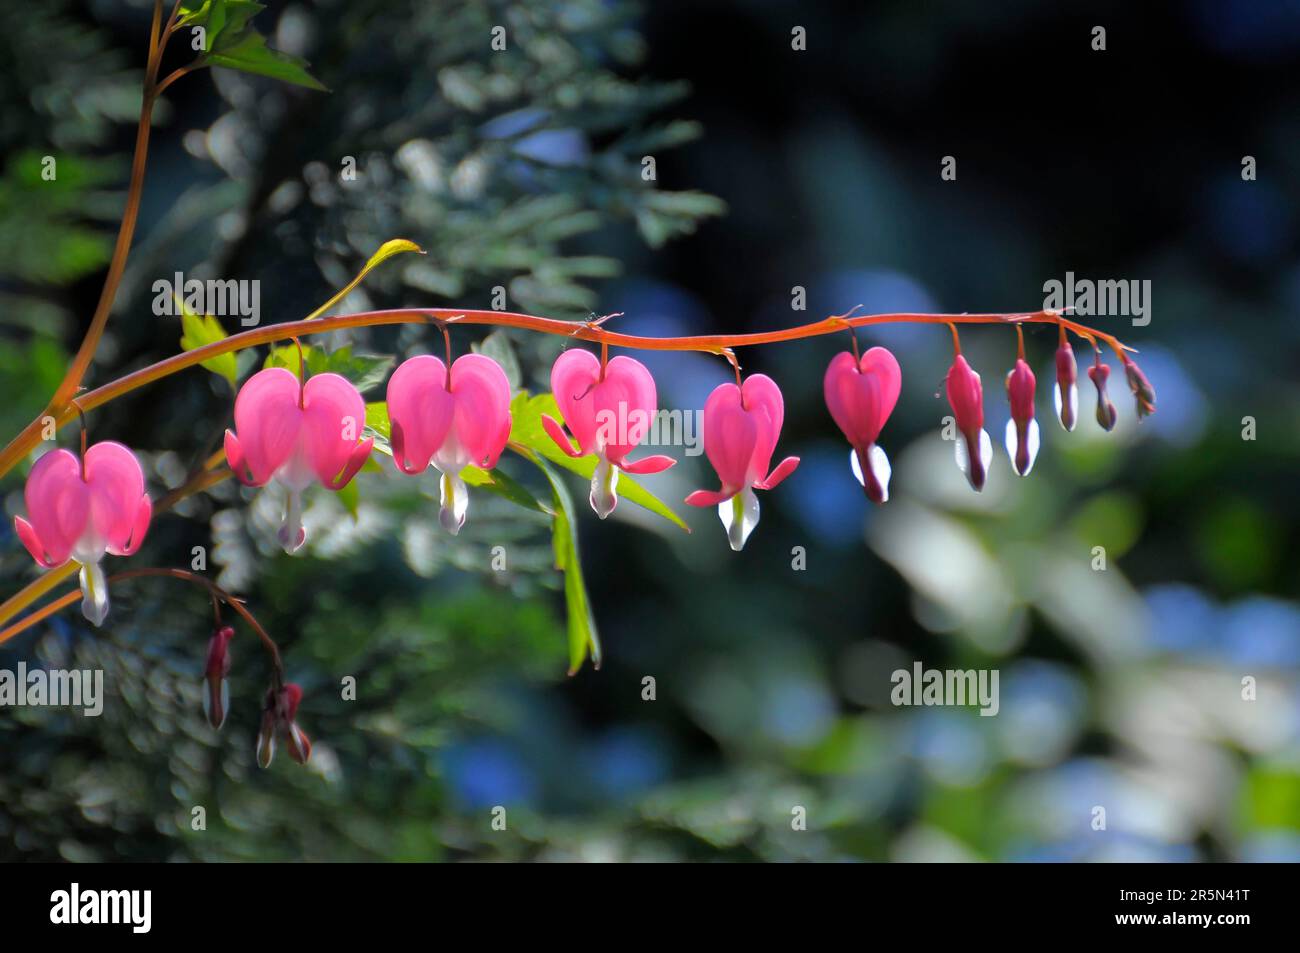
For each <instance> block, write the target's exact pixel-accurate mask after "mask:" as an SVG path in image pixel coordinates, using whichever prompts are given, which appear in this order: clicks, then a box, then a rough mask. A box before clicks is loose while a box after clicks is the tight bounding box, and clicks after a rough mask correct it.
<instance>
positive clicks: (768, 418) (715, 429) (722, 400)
mask: <svg viewBox="0 0 1300 953" xmlns="http://www.w3.org/2000/svg"><path fill="white" fill-rule="evenodd" d="M784 421H785V401H784V399H783V398H782V397H781V389H780V388H779V387H777V386H776V381H774V380H772V378H770V377H768V376H767V375H765V374H755V375H754V376H753V377H747V378H745V380H744V382H743V384H741V385H740V386H737V385H735V384H719V385H718V386H717V387H715V388H714V389H713V393H712V394H710V395H709V399H708V400H707V401H705V403H704V432H703V436H704V453H705V455H706V456H708V458H709V463H711V464H713V469H714V470H716V471H717V473H718V479H719V480H720V481H721V483H722V489H720V490H716V491H715V490H696V491H695V492H694V493H692V494H691V495H690V496H688V497H687V498H686V502H687V503H688V504H690V505H691V506H716V507H717V508H718V516H719V518H721V520H722V525H723V526H724V527H725V528H726V530H727V540H728V542H730V544H731V548H732V549H734V550H736V552H739V551H740V550H741V549H743V548H744V545H745V540H747V539H749V534H750V533H751V532H753V530H754V527H755V526H757V525H758V515H759V507H758V497H757V496H755V495H754V490H772V489H775V488H776V485H777V484H778V483H780V482H781V481H782V480H784V479H785V478H786V477H788V476H789V475H790V474H791V473H793V472H794V470H795V467H797V466H798V465H799V458H798V457H786V458H785V459H784V460H782V461H781V462H780V463H779V464H777V466H776V467H775V468H773V467H772V454H773V453H774V452H775V451H776V444H777V441H778V440H779V439H780V437H781V425H782V423H784Z"/></svg>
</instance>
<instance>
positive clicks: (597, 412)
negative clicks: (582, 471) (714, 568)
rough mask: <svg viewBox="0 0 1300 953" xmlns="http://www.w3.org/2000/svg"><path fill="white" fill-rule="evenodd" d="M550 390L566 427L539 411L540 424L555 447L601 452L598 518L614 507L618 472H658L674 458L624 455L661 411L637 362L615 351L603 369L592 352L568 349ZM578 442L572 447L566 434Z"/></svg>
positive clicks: (595, 478) (595, 477)
mask: <svg viewBox="0 0 1300 953" xmlns="http://www.w3.org/2000/svg"><path fill="white" fill-rule="evenodd" d="M551 391H552V392H553V393H554V394H555V402H556V404H558V405H559V408H560V413H562V414H563V415H564V423H565V424H566V425H567V426H568V429H569V433H566V432H565V429H564V427H562V426H560V424H559V423H558V422H557V421H555V420H554V419H552V418H551V417H550V416H548V415H546V414H543V415H542V426H543V427H544V428H545V430H546V432H547V434H549V435H550V437H551V439H552V440H554V441H555V443H556V446H558V447H559V448H560V449H561V450H563V451H564V452H565V453H566V454H568V455H569V456H571V457H585V456H587V455H588V454H591V453H595V454H597V455H598V456H599V458H600V459H599V461H598V462H597V464H596V472H595V473H593V474H592V477H591V497H590V499H591V508H592V509H593V510H595V511H596V515H597V516H599V517H600V518H601V519H604V518H605V517H607V516H608V515H609V514H610V513H612V512H614V507H615V506H617V505H618V494H617V492H616V488H617V487H618V471H619V470H622V471H623V472H625V473H659V472H661V471H663V470H667V469H668V468H669V467H671V466H672V465H673V464H674V463H676V462H677V461H676V460H674V459H673V458H672V457H668V456H663V455H656V456H650V457H645V458H644V459H641V460H636V461H631V460H628V459H627V455H628V454H629V453H631V452H632V450H633V449H634V448H635V447H636V445H637V444H638V443H640V442H641V441H642V440H643V439H644V438H645V435H646V433H647V432H648V431H649V430H650V425H651V423H652V422H653V420H654V416H655V414H656V413H658V410H659V401H658V397H657V395H656V393H655V381H654V378H653V377H651V376H650V371H649V370H647V369H646V366H645V365H644V364H642V363H641V362H640V361H638V360H636V359H635V358H631V357H624V356H623V355H619V356H618V357H616V358H614V359H613V360H611V361H610V362H609V363H608V364H606V365H605V367H604V368H603V369H602V368H601V366H600V359H599V358H597V357H596V355H594V354H592V353H591V352H590V351H583V350H580V349H574V350H568V351H565V352H564V353H563V354H561V355H560V356H559V357H558V358H557V359H556V361H555V365H554V366H553V367H552V368H551ZM570 433H571V434H572V435H573V437H572V439H573V440H576V441H577V442H578V449H577V450H574V449H573V444H572V442H571V441H570V437H569V434H570Z"/></svg>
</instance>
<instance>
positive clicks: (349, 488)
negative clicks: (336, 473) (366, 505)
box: [336, 476, 361, 523]
mask: <svg viewBox="0 0 1300 953" xmlns="http://www.w3.org/2000/svg"><path fill="white" fill-rule="evenodd" d="M336 495H337V496H338V498H339V502H340V503H342V504H343V506H344V508H345V509H346V510H347V511H348V513H349V514H351V516H352V522H353V523H355V522H356V521H357V510H358V508H359V507H360V506H361V488H360V487H358V486H357V478H356V477H355V476H354V477H353V478H352V479H351V480H349V481H348V482H347V484H346V485H345V486H344V487H343V489H341V490H338V491H336Z"/></svg>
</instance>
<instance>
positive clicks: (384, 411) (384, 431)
mask: <svg viewBox="0 0 1300 953" xmlns="http://www.w3.org/2000/svg"><path fill="white" fill-rule="evenodd" d="M366 426H367V427H368V428H369V429H371V430H373V431H374V432H375V434H376V435H377V436H380V437H383V438H384V440H385V441H387V440H389V439H391V436H392V430H393V424H392V421H390V420H389V419H388V402H387V401H383V400H376V401H372V402H370V403H368V404H366Z"/></svg>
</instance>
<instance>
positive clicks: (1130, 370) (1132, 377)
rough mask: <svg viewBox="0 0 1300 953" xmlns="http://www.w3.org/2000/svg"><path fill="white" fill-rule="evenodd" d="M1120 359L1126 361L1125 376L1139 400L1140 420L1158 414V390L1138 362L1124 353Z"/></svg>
mask: <svg viewBox="0 0 1300 953" xmlns="http://www.w3.org/2000/svg"><path fill="white" fill-rule="evenodd" d="M1120 357H1121V358H1122V359H1123V361H1124V376H1125V377H1127V378H1128V386H1129V390H1131V391H1132V392H1133V396H1134V397H1135V398H1137V415H1138V420H1141V419H1142V418H1143V417H1148V416H1150V415H1151V414H1154V413H1155V412H1156V390H1155V388H1154V387H1152V386H1151V382H1150V381H1149V380H1147V376H1146V375H1145V374H1143V373H1142V369H1141V368H1140V367H1138V366H1137V362H1136V361H1133V360H1131V359H1130V358H1129V356H1128V355H1127V354H1125V353H1123V352H1122V351H1121V352H1120Z"/></svg>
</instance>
